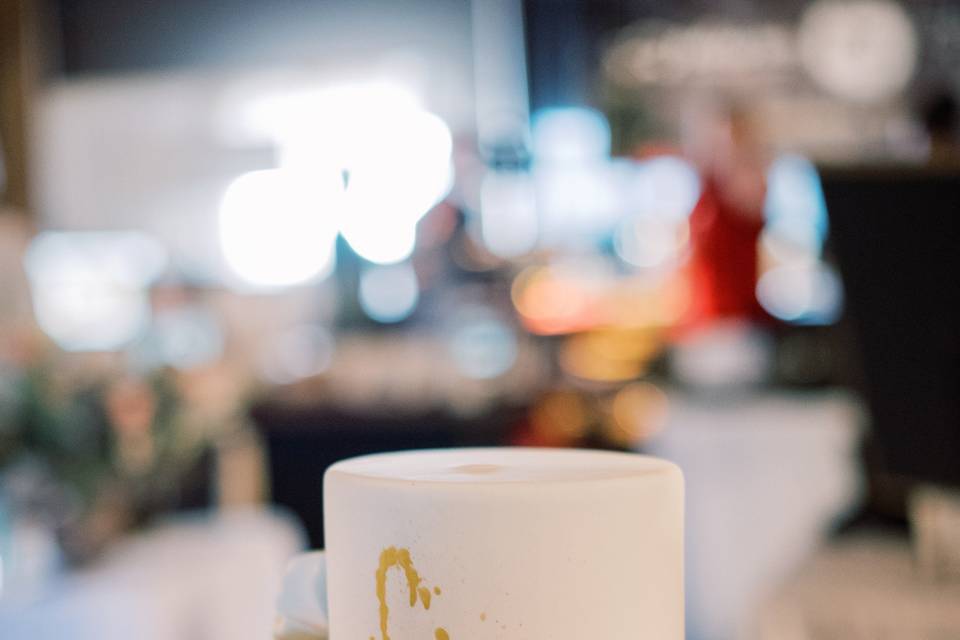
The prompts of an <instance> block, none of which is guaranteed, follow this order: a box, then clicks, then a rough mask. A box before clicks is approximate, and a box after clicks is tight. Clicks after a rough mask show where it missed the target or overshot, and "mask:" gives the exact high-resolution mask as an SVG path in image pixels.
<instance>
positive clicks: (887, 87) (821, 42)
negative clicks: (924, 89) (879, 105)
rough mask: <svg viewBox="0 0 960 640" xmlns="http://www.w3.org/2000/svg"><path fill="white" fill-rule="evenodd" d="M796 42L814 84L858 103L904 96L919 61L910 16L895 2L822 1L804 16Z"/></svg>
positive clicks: (812, 6) (878, 0)
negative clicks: (901, 93) (899, 94)
mask: <svg viewBox="0 0 960 640" xmlns="http://www.w3.org/2000/svg"><path fill="white" fill-rule="evenodd" d="M797 39H798V47H799V51H800V60H801V62H802V63H803V65H804V67H805V68H806V70H807V72H808V73H809V74H810V76H811V77H812V78H813V80H814V81H815V82H816V83H817V84H819V85H820V86H821V87H823V88H824V89H826V90H827V91H829V92H830V93H832V94H834V95H836V96H839V97H841V98H845V99H847V100H851V101H854V102H861V103H872V102H880V101H882V100H886V99H889V98H892V97H894V96H895V95H897V94H898V93H900V92H901V91H902V90H903V89H904V88H905V87H906V86H907V84H908V83H909V82H910V79H911V78H912V77H913V73H914V69H915V68H916V65H917V59H918V57H919V46H918V39H917V33H916V29H915V28H914V26H913V23H912V22H911V20H910V16H909V15H907V12H906V11H905V10H904V9H903V7H902V6H901V5H900V3H897V2H892V1H891V0H817V1H816V2H814V3H812V4H811V5H810V6H809V7H808V8H807V9H806V11H805V12H804V14H803V17H802V19H801V22H800V27H799V33H798V36H797Z"/></svg>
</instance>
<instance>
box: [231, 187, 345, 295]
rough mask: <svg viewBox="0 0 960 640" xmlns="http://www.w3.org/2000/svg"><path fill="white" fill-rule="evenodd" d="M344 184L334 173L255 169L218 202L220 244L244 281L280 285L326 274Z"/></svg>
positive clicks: (261, 284) (329, 267)
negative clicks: (342, 184)
mask: <svg viewBox="0 0 960 640" xmlns="http://www.w3.org/2000/svg"><path fill="white" fill-rule="evenodd" d="M341 207H342V187H341V185H340V184H338V183H337V177H336V176H335V175H332V174H323V173H320V174H317V175H307V174H304V173H298V172H295V171H289V170H280V169H274V170H269V171H253V172H251V173H246V174H244V175H242V176H240V177H239V178H237V179H236V180H234V181H233V182H232V183H231V184H230V186H229V187H228V188H227V191H226V193H224V195H223V200H222V201H221V204H220V246H221V249H222V251H223V255H224V258H225V259H226V261H227V264H228V265H229V266H230V268H231V269H233V271H234V272H235V273H236V274H237V275H238V276H240V277H241V278H242V279H243V280H245V281H246V282H247V283H248V284H251V285H254V286H259V287H283V286H291V285H296V284H301V283H305V282H308V281H311V280H313V279H316V278H319V277H322V276H325V275H328V274H329V273H330V272H331V271H332V269H333V266H334V264H333V263H334V241H335V239H336V233H337V231H336V230H337V227H336V216H337V214H338V212H339V210H340V208H341Z"/></svg>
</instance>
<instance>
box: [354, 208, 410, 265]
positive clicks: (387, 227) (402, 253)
mask: <svg viewBox="0 0 960 640" xmlns="http://www.w3.org/2000/svg"><path fill="white" fill-rule="evenodd" d="M340 233H341V234H343V237H344V238H345V239H346V241H347V242H349V243H350V247H351V248H352V249H353V250H354V251H356V252H357V255H359V256H360V257H362V258H364V259H366V260H369V261H370V262H373V263H376V264H381V265H388V264H394V263H397V262H402V261H403V260H406V259H407V258H409V257H410V256H411V255H412V254H413V250H414V249H415V248H416V244H417V226H416V224H411V223H410V222H409V221H407V220H403V219H401V218H389V217H388V218H385V219H383V220H379V221H373V220H370V219H369V218H367V217H365V216H353V217H349V216H348V217H346V218H345V219H344V220H343V222H342V223H341V225H340Z"/></svg>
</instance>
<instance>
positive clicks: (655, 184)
mask: <svg viewBox="0 0 960 640" xmlns="http://www.w3.org/2000/svg"><path fill="white" fill-rule="evenodd" d="M635 174H636V177H635V179H633V180H631V182H630V194H629V197H630V201H631V207H633V208H634V210H635V211H637V212H638V213H642V214H646V215H649V216H653V217H656V218H659V219H662V220H667V221H672V222H683V221H685V220H686V219H687V218H688V217H689V215H690V212H691V211H693V207H694V206H695V205H696V204H697V199H698V198H699V197H700V176H699V174H698V173H697V170H696V168H694V166H693V165H692V164H690V163H689V162H687V161H686V160H684V159H683V158H680V157H678V156H669V155H665V156H658V157H655V158H650V159H648V160H644V161H642V162H640V163H638V164H637V168H636V171H635Z"/></svg>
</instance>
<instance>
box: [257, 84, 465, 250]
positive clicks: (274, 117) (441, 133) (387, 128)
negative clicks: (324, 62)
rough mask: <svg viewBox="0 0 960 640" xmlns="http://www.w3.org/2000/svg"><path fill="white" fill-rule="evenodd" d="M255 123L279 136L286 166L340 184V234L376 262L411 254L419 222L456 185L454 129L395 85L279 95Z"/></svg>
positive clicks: (259, 110)
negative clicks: (454, 180) (453, 157)
mask: <svg viewBox="0 0 960 640" xmlns="http://www.w3.org/2000/svg"><path fill="white" fill-rule="evenodd" d="M254 120H257V121H259V122H261V125H260V126H262V127H263V128H265V129H267V130H269V131H271V132H272V135H273V136H274V138H275V139H276V140H277V142H278V144H279V146H280V151H281V154H280V161H281V166H282V167H284V168H289V169H294V170H296V171H297V172H304V173H309V174H312V175H323V176H324V178H323V179H324V180H334V179H335V180H338V181H340V184H341V187H342V188H343V189H342V190H343V197H342V200H341V202H340V209H339V216H338V219H339V221H340V231H341V233H342V234H343V236H344V238H345V239H346V240H347V242H348V243H349V244H350V246H351V247H352V248H353V250H354V251H356V252H357V253H358V254H359V255H360V256H361V257H363V258H365V259H366V260H369V261H370V262H374V263H378V264H389V263H394V262H399V261H402V260H404V259H405V258H407V257H408V256H409V255H410V254H411V253H412V252H413V249H414V244H415V242H416V238H415V231H414V230H415V225H416V223H417V221H418V220H420V218H422V217H423V216H424V215H425V214H426V213H427V212H428V211H430V209H432V208H433V206H434V205H436V204H437V203H438V202H440V201H441V200H443V198H445V197H446V195H447V194H448V193H449V191H450V188H451V186H452V184H453V169H452V164H451V154H452V150H453V137H452V135H451V133H450V129H449V128H448V127H447V125H446V123H444V122H443V120H441V119H440V118H439V117H437V116H436V115H434V114H432V113H429V112H427V111H425V110H423V109H422V108H420V106H419V104H418V103H417V100H416V99H415V98H414V96H413V94H412V93H410V92H409V91H406V90H404V89H403V88H401V87H397V86H395V85H390V84H385V83H370V84H363V85H356V86H347V87H333V88H329V89H324V90H321V91H314V92H304V93H301V94H298V95H292V96H287V97H284V98H278V99H275V100H274V101H272V102H264V103H262V104H261V105H259V107H258V108H257V109H256V110H254ZM344 187H345V188H344Z"/></svg>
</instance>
